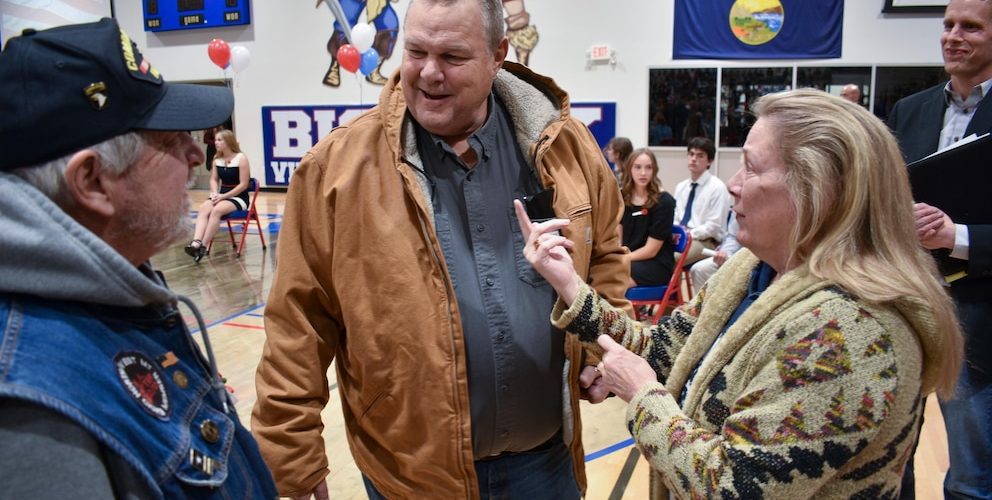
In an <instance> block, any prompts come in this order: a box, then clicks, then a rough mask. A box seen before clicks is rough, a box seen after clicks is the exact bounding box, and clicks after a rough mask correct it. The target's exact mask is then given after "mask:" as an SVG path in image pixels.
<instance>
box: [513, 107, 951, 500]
mask: <svg viewBox="0 0 992 500" xmlns="http://www.w3.org/2000/svg"><path fill="white" fill-rule="evenodd" d="M753 110H754V112H755V113H756V114H757V116H758V120H757V122H756V123H755V124H754V127H753V128H752V129H751V131H750V133H749V135H748V138H747V142H746V143H745V144H744V148H743V153H744V156H743V165H742V167H741V169H740V170H739V171H738V172H737V173H736V174H735V175H734V177H733V178H732V179H731V180H730V193H731V194H732V196H733V198H734V211H735V212H736V213H737V220H738V223H739V224H740V231H739V232H738V235H737V237H738V239H739V240H740V243H741V245H743V247H744V249H742V250H741V251H739V252H738V253H737V255H735V256H734V257H733V258H732V259H731V260H730V261H729V262H728V263H727V264H726V265H725V266H723V268H721V269H720V270H719V271H718V272H717V273H716V274H715V275H714V276H713V278H712V279H711V280H710V282H709V284H707V285H706V287H704V288H703V289H702V290H701V291H700V292H699V293H698V294H696V296H695V297H694V298H693V299H692V300H691V301H690V302H689V303H687V304H685V305H684V306H682V307H680V308H678V309H676V310H675V312H674V313H673V314H672V316H670V317H666V318H663V319H662V320H661V321H660V322H659V324H658V325H657V326H653V327H650V328H646V327H643V326H642V325H641V324H640V323H639V322H637V321H633V320H631V319H630V318H628V317H627V315H626V314H624V312H623V311H620V310H617V309H614V308H613V307H611V306H610V305H609V304H607V303H606V302H604V301H603V300H602V299H600V298H599V297H598V296H596V294H595V292H594V291H592V290H591V289H590V288H589V286H588V285H586V284H585V283H583V282H582V280H580V279H578V277H577V276H576V275H575V271H574V270H573V269H572V266H571V263H570V260H571V258H570V256H569V253H568V251H567V249H568V248H571V247H572V246H574V245H573V243H572V242H571V241H569V240H567V239H565V238H563V237H561V236H557V235H556V234H555V233H553V231H555V230H557V229H559V228H561V227H565V226H567V224H568V221H562V220H560V219H552V220H551V221H547V222H544V223H541V224H531V223H530V221H529V220H527V217H526V213H523V211H522V209H521V208H518V209H517V217H518V219H519V220H521V227H522V228H523V230H524V235H525V236H526V238H527V244H526V245H525V246H524V255H525V257H526V258H527V260H528V261H529V262H531V263H532V264H533V265H534V267H535V268H536V269H537V270H538V272H540V273H541V274H542V275H543V276H544V277H545V278H546V279H547V280H548V282H549V283H551V285H552V286H553V287H554V288H555V290H556V291H557V292H558V294H559V299H560V300H559V302H558V303H557V304H556V305H555V308H554V310H553V312H552V318H551V319H552V323H553V324H554V325H555V326H557V327H559V328H562V329H564V330H566V331H567V332H569V333H570V334H575V335H577V336H578V337H579V338H580V340H582V341H583V342H586V343H592V342H598V343H599V345H600V346H601V347H603V349H604V355H603V359H602V362H601V363H600V365H599V366H598V369H599V371H600V372H601V373H602V375H603V382H604V383H605V384H606V386H607V388H609V389H610V390H611V391H612V392H614V393H615V394H617V395H618V396H619V397H621V398H622V399H623V400H624V401H627V402H628V403H629V406H628V409H627V427H628V429H630V431H631V433H632V434H633V437H634V439H635V441H636V443H637V445H638V447H639V448H640V450H641V452H642V453H643V455H644V457H645V458H646V459H647V460H648V462H649V463H650V465H651V467H652V482H653V484H652V486H653V488H652V491H653V492H658V493H659V495H660V496H659V497H660V498H668V495H667V494H666V493H665V492H663V491H660V490H663V489H664V488H665V487H667V488H669V489H670V490H672V491H671V493H672V495H673V496H674V497H677V498H716V497H722V498H728V497H729V498H787V499H801V498H817V499H824V498H828V499H829V498H896V497H898V495H899V489H900V486H901V477H902V474H903V470H904V468H905V464H906V460H907V459H908V458H909V454H910V451H911V450H912V446H913V442H914V441H915V438H916V435H917V433H918V431H919V423H920V419H921V416H922V412H923V395H925V394H927V393H929V392H930V391H933V390H935V389H936V390H937V391H939V392H940V393H941V395H942V396H945V397H946V396H947V395H949V394H950V393H951V392H952V391H953V388H954V383H955V379H956V377H957V373H958V369H959V368H960V366H961V355H962V335H961V330H960V327H959V326H958V321H957V316H956V314H955V312H954V306H953V304H952V303H951V300H950V298H949V297H948V295H947V293H946V292H945V291H944V287H943V286H942V280H941V279H940V277H939V275H938V274H937V269H936V266H935V264H934V261H933V259H931V258H930V256H929V255H928V254H927V253H926V252H925V251H924V250H923V249H922V248H920V246H919V244H918V242H917V238H916V232H915V226H914V219H913V216H912V212H911V211H910V210H909V207H911V206H912V204H913V200H912V196H911V193H910V188H909V181H908V178H907V173H906V168H905V163H903V161H902V157H901V155H900V153H899V148H898V146H897V145H896V141H895V139H894V138H893V137H892V134H891V133H890V132H889V130H888V128H886V126H885V125H884V124H882V122H881V121H879V120H878V119H877V118H876V117H875V116H873V115H872V114H871V113H869V112H868V111H867V110H865V109H864V108H862V107H860V106H858V105H856V104H853V103H851V102H848V101H845V100H843V99H841V98H839V97H835V96H831V95H829V94H827V93H826V92H822V91H818V90H809V89H800V90H794V91H789V92H782V93H778V94H769V95H767V96H764V97H762V98H760V99H759V100H758V101H757V102H756V103H755V106H754V108H753ZM851 178H857V179H864V180H863V181H862V182H847V181H846V180H847V179H851ZM883 198H884V199H887V200H888V201H887V202H886V203H875V202H870V200H878V199H883ZM618 343H619V345H618ZM628 349H629V350H628ZM659 480H660V481H662V482H663V483H664V485H662V484H661V483H660V482H658V481H659Z"/></svg>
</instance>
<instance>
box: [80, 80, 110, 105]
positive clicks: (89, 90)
mask: <svg viewBox="0 0 992 500" xmlns="http://www.w3.org/2000/svg"><path fill="white" fill-rule="evenodd" d="M83 93H84V94H86V97H87V98H88V99H89V100H90V104H92V105H93V109H95V110H97V111H102V110H103V108H105V107H107V85H106V84H105V83H103V82H96V83H91V84H89V85H88V86H87V87H86V88H85V89H83Z"/></svg>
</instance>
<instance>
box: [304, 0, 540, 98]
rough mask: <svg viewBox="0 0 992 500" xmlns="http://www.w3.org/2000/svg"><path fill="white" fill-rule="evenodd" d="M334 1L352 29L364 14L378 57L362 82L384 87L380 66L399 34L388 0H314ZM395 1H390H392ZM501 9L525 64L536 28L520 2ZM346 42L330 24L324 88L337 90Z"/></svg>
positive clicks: (508, 2)
mask: <svg viewBox="0 0 992 500" xmlns="http://www.w3.org/2000/svg"><path fill="white" fill-rule="evenodd" d="M325 1H328V2H330V1H337V2H338V3H339V4H340V5H341V9H342V11H344V15H345V18H346V19H347V21H348V24H349V25H350V26H355V23H357V22H358V20H359V18H361V16H362V12H363V11H364V12H365V19H366V22H368V23H369V24H371V25H373V26H374V27H375V30H376V33H375V40H374V41H373V42H372V48H373V49H375V51H376V52H377V53H378V54H379V65H378V66H377V67H376V69H375V71H373V72H371V73H369V74H368V75H366V76H365V80H366V81H368V82H369V83H373V84H375V85H385V84H386V77H385V76H383V75H382V71H381V70H382V65H383V63H385V62H386V59H389V57H390V56H392V55H393V49H395V48H396V37H397V35H398V33H399V17H398V16H397V15H396V11H395V10H394V9H393V6H392V5H390V0H318V1H317V6H318V7H319V6H320V4H321V3H322V2H325ZM396 1H397V0H392V2H396ZM503 10H504V11H506V37H507V38H508V39H509V41H510V46H512V47H513V50H514V52H515V53H516V56H517V62H519V63H520V64H524V65H527V64H528V62H529V61H530V54H531V51H533V50H534V47H536V46H537V42H538V34H537V28H535V27H534V26H533V25H531V24H530V14H529V13H528V12H527V9H526V7H525V6H524V0H503ZM346 43H348V40H347V38H346V37H345V34H344V30H343V29H342V28H341V24H340V23H338V22H337V21H335V22H334V31H333V33H331V38H330V39H329V40H327V52H328V53H329V54H330V55H331V66H330V67H329V68H328V69H327V73H326V74H325V75H324V82H323V83H324V85H327V86H329V87H337V86H339V85H341V65H340V63H338V60H337V53H338V49H339V48H341V46H342V45H344V44H346Z"/></svg>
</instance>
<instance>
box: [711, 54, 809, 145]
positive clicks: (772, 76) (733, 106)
mask: <svg viewBox="0 0 992 500" xmlns="http://www.w3.org/2000/svg"><path fill="white" fill-rule="evenodd" d="M722 76H723V78H722V83H721V84H720V142H719V145H720V146H731V147H740V146H743V145H744V139H746V138H747V132H748V131H749V130H751V125H752V124H754V117H753V116H752V115H751V113H750V110H751V104H752V103H753V102H754V100H755V99H757V98H758V97H761V96H763V95H765V94H770V93H772V92H780V91H782V90H788V89H791V88H792V68H791V67H788V68H724V69H723V75H722Z"/></svg>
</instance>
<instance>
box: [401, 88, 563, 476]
mask: <svg viewBox="0 0 992 500" xmlns="http://www.w3.org/2000/svg"><path fill="white" fill-rule="evenodd" d="M489 110H490V112H489V117H488V119H487V120H486V123H485V124H484V125H483V126H482V128H480V129H479V130H478V131H476V132H475V133H474V134H472V136H471V137H469V139H468V142H469V145H470V147H471V148H472V149H473V150H474V151H475V153H476V156H477V157H478V161H477V163H476V164H475V166H474V167H469V166H467V165H466V164H465V163H464V162H463V161H462V160H461V159H460V158H459V157H458V155H457V154H456V153H455V152H454V150H453V149H451V147H450V146H449V145H448V144H447V143H445V142H444V141H443V140H441V139H439V138H437V137H435V136H433V135H432V134H430V133H428V132H427V131H425V130H423V129H422V128H421V127H420V126H419V125H416V131H417V147H418V149H419V151H420V156H421V158H423V161H424V168H425V171H426V172H427V177H428V178H429V179H430V180H431V188H432V191H433V193H432V198H433V204H434V222H435V226H436V228H437V233H438V239H439V240H440V241H441V248H442V250H443V252H444V258H445V261H446V262H447V266H448V271H449V274H450V275H451V280H452V282H453V284H454V287H455V295H456V296H457V299H458V308H459V310H460V312H461V320H462V328H463V329H464V332H465V344H466V349H467V357H468V368H469V374H468V382H469V400H470V402H471V407H472V443H473V447H474V452H475V457H476V458H477V459H481V458H486V457H489V456H493V455H497V454H500V453H503V452H507V451H511V452H515V451H526V450H529V449H531V448H534V447H536V446H538V445H540V444H543V443H544V442H546V441H547V440H548V439H549V438H551V437H552V436H554V435H555V433H557V432H558V430H559V429H560V428H561V422H562V369H563V367H564V359H565V356H564V339H563V334H562V332H560V331H557V330H555V329H553V328H552V327H551V324H550V322H549V319H548V316H549V314H550V312H551V306H552V304H553V301H554V290H553V289H552V288H551V286H550V285H548V283H547V282H546V281H544V279H543V278H541V277H540V276H539V275H538V274H537V273H536V272H535V271H534V270H533V268H532V267H531V266H530V264H529V263H528V262H527V261H526V260H525V259H524V257H523V255H522V248H523V237H522V235H521V233H520V228H519V227H518V225H517V220H516V217H515V216H514V213H513V199H514V198H518V197H520V196H524V195H531V194H534V193H537V192H539V191H540V190H541V189H542V188H541V185H540V182H539V181H538V179H537V177H536V174H535V173H533V171H532V170H531V168H530V167H529V166H528V165H527V163H526V161H525V159H524V157H523V156H522V154H521V152H520V149H519V147H518V146H517V143H516V140H515V139H514V135H513V124H512V123H511V122H510V117H509V115H508V113H507V112H506V110H505V108H504V107H503V105H502V103H501V102H500V101H499V99H497V98H494V97H493V96H492V95H490V98H489Z"/></svg>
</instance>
